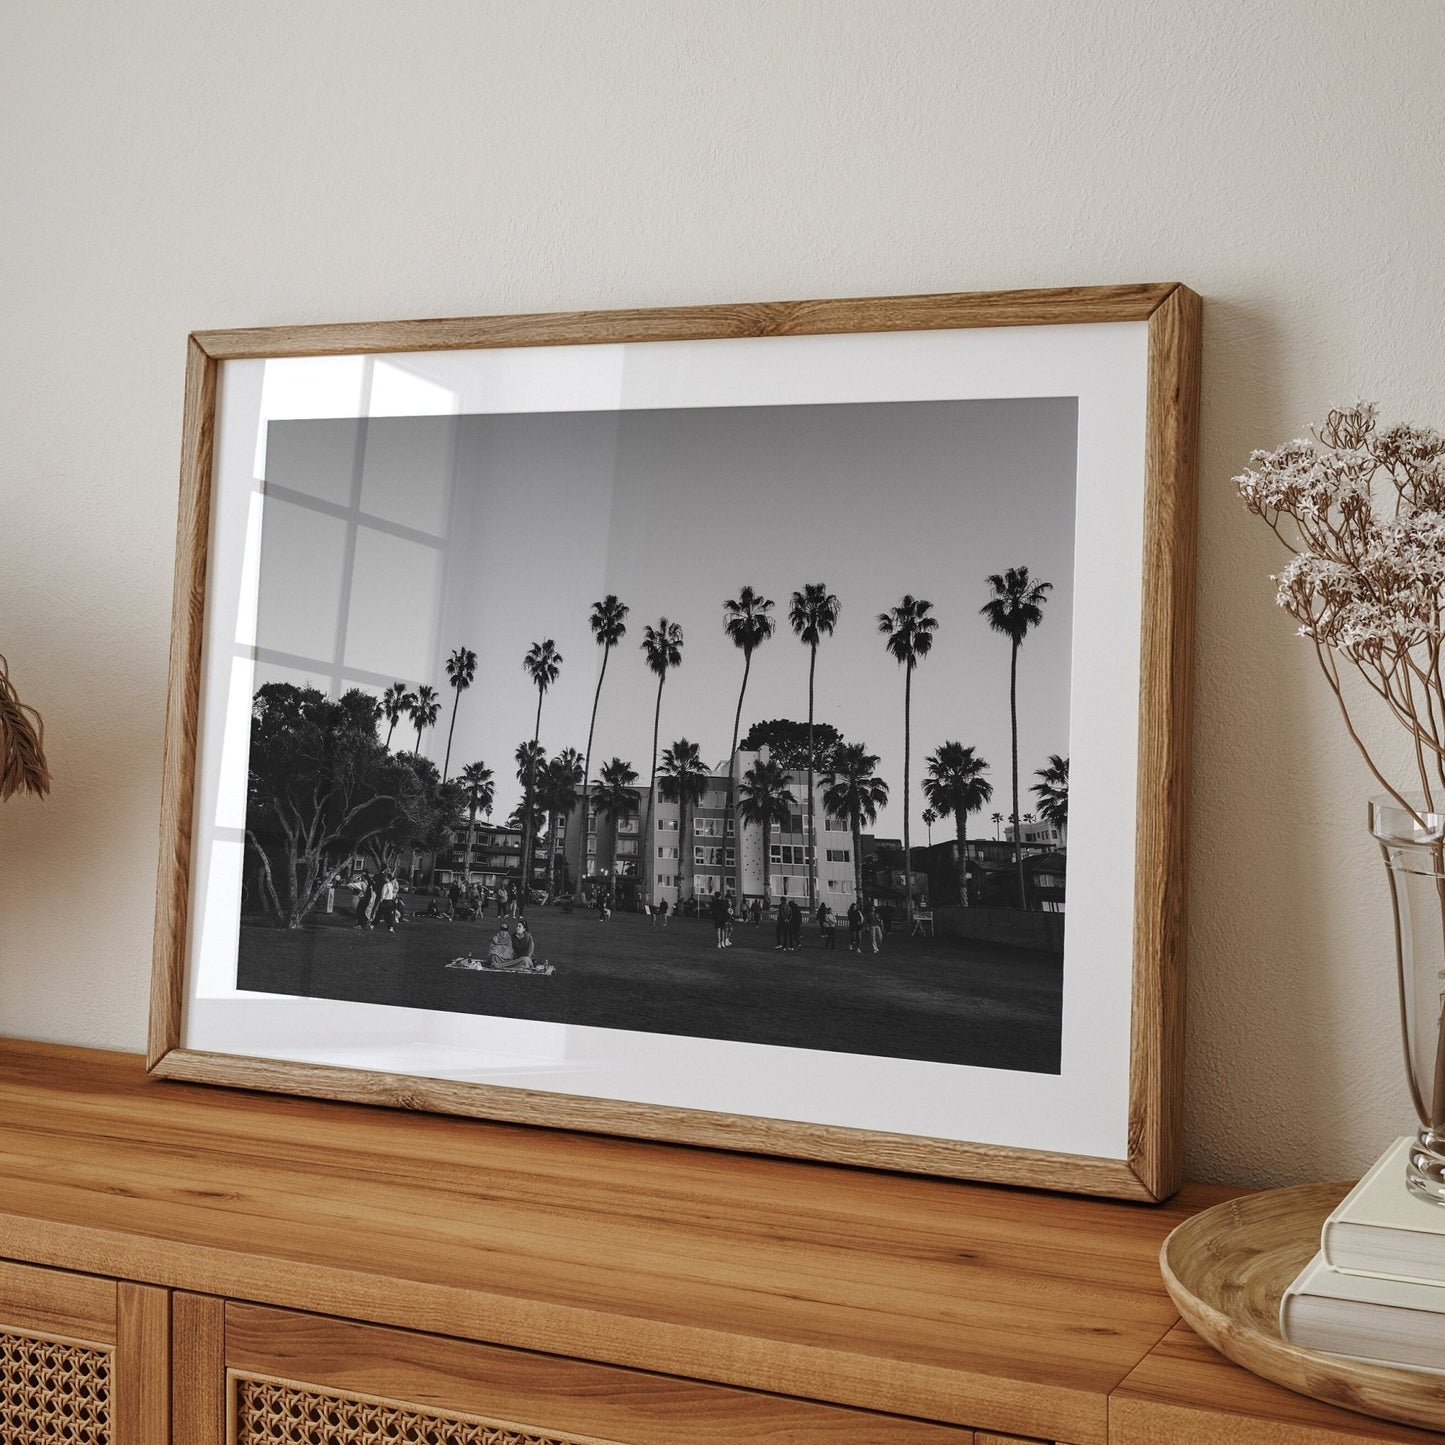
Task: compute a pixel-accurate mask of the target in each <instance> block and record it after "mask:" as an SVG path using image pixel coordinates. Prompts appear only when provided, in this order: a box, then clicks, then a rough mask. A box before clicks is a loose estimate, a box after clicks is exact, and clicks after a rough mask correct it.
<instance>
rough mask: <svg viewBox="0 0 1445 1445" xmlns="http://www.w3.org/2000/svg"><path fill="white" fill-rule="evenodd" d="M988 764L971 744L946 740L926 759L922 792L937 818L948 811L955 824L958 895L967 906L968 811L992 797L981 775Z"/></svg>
mask: <svg viewBox="0 0 1445 1445" xmlns="http://www.w3.org/2000/svg"><path fill="white" fill-rule="evenodd" d="M987 771H988V764H987V763H986V762H985V761H984V760H983V759H982V758H981V757H979V756H978V755H977V754H976V753H975V752H974V750H973V749H972V748H971V747H968V748H966V747H964V745H963V744H962V743H957V742H948V743H943V744H941V745H940V747H939V749H938V751H937V752H935V753H934V754H933V756H932V757H930V758H929V760H928V776H927V777H926V778H924V780H923V793H924V796H925V797H926V798H927V799H928V801H929V802H930V803H931V804H932V805H933V807H934V809H935V810H936V811H937V813H938V816H939V817H940V818H946V817H948V816H949V814H950V813H951V814H952V815H953V819H954V822H955V823H957V825H958V898H959V902H960V903H962V904H963V906H964V907H965V908H967V907H968V860H967V857H966V845H967V843H968V815H969V814H970V813H976V812H978V810H979V809H980V808H982V807H983V805H984V804H985V803H986V802H988V800H989V799H990V798H991V797H993V784H992V783H990V782H989V781H988V779H987V778H985V777H984V776H983V775H984V774H985V773H986V772H987Z"/></svg>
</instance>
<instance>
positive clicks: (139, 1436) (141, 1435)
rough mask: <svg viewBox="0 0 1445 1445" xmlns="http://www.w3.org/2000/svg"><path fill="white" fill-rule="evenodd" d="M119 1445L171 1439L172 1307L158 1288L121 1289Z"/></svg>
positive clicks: (160, 1444) (154, 1444) (156, 1444)
mask: <svg viewBox="0 0 1445 1445" xmlns="http://www.w3.org/2000/svg"><path fill="white" fill-rule="evenodd" d="M114 1389H115V1394H114V1399H115V1418H114V1422H113V1429H114V1432H115V1445H166V1442H167V1441H169V1440H170V1438H171V1301H170V1295H169V1294H168V1293H167V1291H165V1290H163V1289H158V1288H156V1287H155V1286H153V1285H146V1284H132V1283H130V1282H129V1281H124V1280H123V1281H122V1282H121V1283H120V1285H119V1286H118V1287H117V1289H116V1320H115V1386H114Z"/></svg>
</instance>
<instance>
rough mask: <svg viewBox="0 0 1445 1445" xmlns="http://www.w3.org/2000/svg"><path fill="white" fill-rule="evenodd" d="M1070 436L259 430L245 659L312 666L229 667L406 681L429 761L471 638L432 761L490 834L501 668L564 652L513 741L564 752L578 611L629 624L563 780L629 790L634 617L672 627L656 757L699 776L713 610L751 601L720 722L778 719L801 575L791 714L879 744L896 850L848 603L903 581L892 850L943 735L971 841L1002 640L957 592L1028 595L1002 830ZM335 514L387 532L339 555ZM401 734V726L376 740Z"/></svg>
mask: <svg viewBox="0 0 1445 1445" xmlns="http://www.w3.org/2000/svg"><path fill="white" fill-rule="evenodd" d="M362 428H364V430H362ZM1076 430H1077V407H1076V404H1075V401H1074V399H1073V398H1072V397H1063V398H1043V399H1028V400H984V401H941V402H940V401H933V402H898V403H894V402H889V403H877V404H872V405H841V406H782V407H757V408H710V409H686V410H664V411H623V412H581V413H563V414H557V413H544V414H527V415H488V416H467V417H414V418H413V417H404V418H394V419H385V420H377V419H373V420H371V421H369V422H366V423H358V422H355V421H302V422H285V423H275V422H273V423H272V425H271V434H270V438H269V442H268V448H269V449H268V459H267V478H268V485H269V486H270V487H271V488H272V490H273V495H272V496H271V497H269V498H268V501H267V510H266V522H265V537H264V544H263V561H262V605H261V615H260V619H259V630H258V640H259V642H260V644H261V646H262V647H263V648H265V649H268V650H269V651H267V652H263V654H262V656H263V659H264V658H266V657H268V656H270V655H271V654H272V653H284V654H288V655H293V656H296V657H299V658H308V659H309V658H315V659H318V662H319V664H320V665H318V666H316V667H312V666H310V665H308V664H306V663H300V662H298V663H294V664H291V665H287V666H279V665H276V664H275V663H274V662H273V663H272V664H271V665H269V666H263V667H262V668H261V669H260V671H259V676H260V678H261V680H265V679H267V678H269V677H284V678H286V679H287V680H297V681H299V680H301V679H302V678H303V677H309V678H310V679H311V680H313V681H315V682H317V683H318V685H321V686H326V685H327V681H328V679H327V677H326V666H327V665H329V664H332V663H334V660H335V658H336V657H337V655H338V650H339V654H340V656H341V657H342V658H343V664H342V671H343V672H344V673H345V674H346V675H347V676H348V677H351V678H353V679H359V680H362V681H365V682H368V683H369V685H371V686H372V687H373V688H376V687H379V685H380V684H381V682H382V681H383V680H385V679H387V678H390V677H393V676H394V677H396V678H399V679H402V680H404V681H406V682H407V683H408V684H409V685H410V686H413V687H414V686H415V685H416V684H417V683H418V682H430V683H431V684H432V685H433V686H434V687H436V688H437V689H438V691H439V692H440V693H441V694H442V696H443V704H444V710H443V713H442V716H441V718H440V720H439V723H438V726H437V727H436V729H435V730H433V731H432V732H429V733H428V734H426V735H425V737H424V739H423V752H425V753H426V754H427V755H429V756H431V757H432V758H434V759H435V761H436V762H437V763H438V765H440V764H441V761H442V755H443V752H444V749H445V747H446V729H447V724H448V722H449V721H450V714H451V701H452V696H453V694H452V693H451V690H450V689H449V688H448V686H447V683H446V675H445V671H444V666H443V664H444V662H445V659H446V657H447V655H448V654H449V653H450V652H451V651H452V650H453V649H454V648H456V647H458V646H467V647H471V648H472V649H473V650H474V651H475V652H476V653H477V655H478V659H479V667H478V673H477V679H476V681H475V682H474V684H473V686H472V687H471V689H470V690H469V691H467V692H465V693H464V694H463V695H462V698H461V702H460V708H459V711H458V714H457V722H456V735H455V740H454V742H453V746H452V764H451V771H452V773H453V774H455V773H456V772H457V771H458V770H459V769H460V767H461V766H462V765H463V764H465V763H467V762H471V761H473V760H474V759H482V760H484V761H485V762H486V763H487V764H488V765H489V766H490V767H492V768H493V769H494V771H495V772H496V774H497V780H498V788H497V802H496V808H495V810H494V815H495V816H497V817H505V816H506V815H507V813H508V812H510V810H511V808H512V806H513V805H514V804H515V802H516V801H517V798H518V796H519V794H520V789H519V787H518V785H517V783H516V780H515V777H514V765H513V763H512V754H513V752H514V750H515V748H516V745H517V743H518V742H520V741H522V740H523V739H524V738H530V737H531V733H532V726H533V722H534V719H535V715H536V703H537V694H536V690H535V689H534V688H533V687H532V686H531V684H530V682H529V681H528V679H527V677H526V675H525V674H524V673H523V671H522V665H521V664H522V657H523V655H524V654H525V652H526V651H527V649H528V647H529V646H530V645H531V644H532V643H533V642H534V641H540V640H542V639H545V638H551V639H553V640H554V641H555V642H556V644H557V646H558V648H559V649H560V651H561V652H562V655H563V658H564V662H563V666H562V671H561V675H560V677H559V679H558V681H557V683H556V684H555V685H554V687H553V688H552V689H551V690H550V691H549V692H548V694H547V696H546V699H545V701H544V704H543V710H542V729H541V739H542V742H543V744H544V745H545V746H546V747H547V749H548V752H549V753H553V752H556V751H557V750H558V749H560V748H562V747H565V746H568V745H569V744H570V745H571V746H574V747H576V748H577V750H578V751H579V752H582V751H583V750H584V749H585V748H586V744H587V726H588V718H589V714H590V711H591V707H592V698H593V692H594V689H595V687H596V682H597V675H598V668H599V666H600V663H601V657H602V654H601V649H600V648H598V647H597V646H596V645H595V643H594V642H593V640H592V636H591V632H590V630H589V628H588V625H587V619H588V615H589V613H590V610H591V605H592V603H593V602H594V601H596V600H597V599H598V598H600V597H601V596H602V595H603V594H604V593H607V592H615V593H616V594H617V595H618V596H619V597H620V598H621V599H622V600H623V601H624V602H625V603H627V604H628V605H629V607H630V608H631V613H630V615H629V617H628V619H627V623H628V633H627V637H626V638H625V639H624V641H623V642H622V644H621V646H620V647H618V648H617V649H616V650H615V651H614V653H613V655H612V658H611V661H610V662H609V664H608V670H607V678H606V683H605V686H604V689H603V693H602V700H601V706H600V709H599V712H598V716H597V731H596V738H595V741H594V744H593V775H594V777H595V776H596V773H597V770H598V768H599V766H600V765H601V763H602V762H604V761H606V760H607V759H608V758H610V757H612V756H613V755H614V754H615V755H618V756H620V757H623V758H625V759H627V760H628V761H629V762H630V763H631V764H632V766H633V767H634V768H636V770H637V772H638V774H639V776H640V778H641V779H642V781H643V782H644V783H645V782H646V780H647V776H648V769H649V764H650V760H651V748H652V721H653V706H654V703H655V701H656V695H657V680H656V678H655V676H654V675H653V674H651V673H650V672H648V671H647V669H646V666H645V663H644V660H643V655H642V652H641V650H640V646H639V644H640V642H641V639H642V630H643V627H644V626H645V625H646V624H648V623H652V624H654V625H656V623H657V621H658V619H659V617H661V616H664V615H665V616H666V617H668V618H669V619H671V620H673V621H676V622H678V623H680V624H681V625H682V628H683V631H684V635H685V642H684V647H683V660H682V665H681V667H680V668H678V669H677V670H676V671H674V672H672V673H670V674H669V675H668V679H667V683H666V686H665V688H664V691H663V697H662V722H661V736H660V741H659V752H660V750H661V749H662V748H664V747H666V746H667V745H668V744H669V743H671V742H672V741H673V740H675V739H677V738H679V737H683V736H686V737H688V738H690V739H692V740H693V741H695V742H697V743H698V744H700V746H701V749H702V754H703V757H704V758H705V759H706V760H707V761H708V762H709V763H716V762H719V761H721V760H722V759H725V758H726V756H727V751H728V747H729V744H730V742H731V735H732V724H733V712H734V708H735V707H736V704H737V694H738V687H739V684H740V682H741V680H742V671H743V657H742V653H741V652H740V651H739V650H738V649H737V648H736V647H734V646H733V645H732V643H731V642H730V641H729V639H728V638H727V637H726V635H725V634H724V632H723V626H722V623H723V611H722V603H723V601H724V599H725V598H729V597H735V596H736V595H737V593H738V590H739V589H740V588H741V587H742V586H743V585H744V584H751V585H752V586H753V587H754V588H755V589H757V590H758V591H760V592H761V593H763V594H764V595H765V596H767V597H770V598H772V599H773V601H774V603H775V607H774V616H775V617H776V618H777V622H778V630H777V633H776V635H775V636H774V637H773V639H772V640H771V641H769V642H767V643H765V644H764V645H763V646H762V647H761V648H760V649H759V650H758V651H757V652H756V654H755V655H754V658H753V666H752V672H751V676H750V678H749V682H748V691H747V697H746V700H745V702H744V705H743V720H742V731H743V733H746V731H747V728H748V726H749V724H750V723H751V722H752V721H754V720H756V719H759V718H770V717H793V718H796V719H798V720H799V721H805V720H806V718H807V707H808V696H807V681H808V650H807V648H805V647H804V646H803V645H802V644H801V643H800V642H799V641H798V640H797V638H796V637H795V636H794V635H793V633H792V631H791V629H790V628H789V626H788V621H787V611H788V601H789V598H790V596H791V594H792V592H793V591H794V590H795V589H799V588H801V587H802V586H803V585H804V584H805V583H808V582H825V583H826V584H827V586H828V588H829V590H830V591H832V592H835V593H836V594H837V595H838V597H839V599H840V601H841V603H842V611H841V616H840V618H839V623H838V628H837V631H836V632H835V634H834V635H833V636H832V637H830V638H827V639H825V640H824V642H823V644H822V646H821V647H820V649H819V653H818V672H817V691H816V715H817V717H818V719H819V720H821V721H826V722H830V723H832V724H833V725H834V726H835V727H837V728H838V729H839V730H840V731H841V732H842V733H843V734H844V736H845V737H846V738H848V739H849V740H851V741H859V742H863V743H866V744H867V746H868V748H869V750H870V751H871V752H875V753H877V754H879V755H880V757H881V759H882V761H881V763H880V766H879V773H880V775H881V776H882V777H884V778H885V779H886V780H887V781H888V782H889V784H890V786H891V787H892V789H893V802H892V803H891V804H890V806H889V807H888V809H887V810H886V811H885V812H884V813H883V814H882V815H881V816H880V818H879V822H878V826H877V831H878V832H880V833H886V834H890V835H897V834H900V833H901V831H902V784H903V682H904V673H903V669H902V668H901V667H900V666H899V665H898V664H897V663H895V662H894V661H893V659H892V658H891V657H890V656H889V655H888V654H887V652H886V651H885V650H884V639H883V637H882V636H881V635H880V633H879V632H878V626H877V614H878V613H879V612H881V611H884V610H885V609H887V608H888V607H890V606H892V605H893V604H895V603H896V602H897V601H898V600H899V598H900V597H901V596H902V594H904V593H905V592H911V593H912V594H914V595H915V596H918V597H923V598H927V599H928V600H929V601H931V602H932V603H933V609H934V615H935V616H936V617H937V618H938V621H939V628H938V631H937V633H936V634H935V639H934V646H933V650H932V652H931V654H930V655H929V656H928V658H926V659H925V660H924V661H923V663H922V664H921V665H920V667H919V669H918V671H917V672H916V673H915V676H914V687H913V756H914V766H913V786H912V810H911V816H912V820H913V822H912V826H913V833H914V839H915V841H922V840H923V839H924V836H925V834H924V829H923V824H922V821H921V815H922V812H923V808H924V806H925V802H924V800H923V796H922V791H921V787H920V780H921V778H922V776H923V772H924V768H925V765H926V756H927V754H928V753H929V752H931V751H932V750H933V749H934V748H936V747H937V746H938V744H939V743H941V742H943V741H945V740H948V739H956V740H958V741H961V742H963V743H965V744H971V745H972V746H974V747H975V748H976V749H977V750H978V752H979V753H980V754H981V755H982V756H983V757H984V758H985V759H987V761H988V763H989V764H990V767H991V772H990V778H991V781H992V782H993V785H994V789H995V794H994V799H993V801H992V803H990V804H989V805H988V807H986V808H985V809H984V810H983V813H982V814H980V815H975V816H974V817H973V818H972V819H971V820H970V832H971V833H972V834H973V835H975V836H978V835H984V834H986V835H988V836H992V835H993V831H994V829H993V825H992V824H991V823H990V822H989V821H988V819H989V815H990V814H991V813H992V812H994V811H998V812H1001V813H1004V814H1007V813H1008V812H1009V811H1010V808H1009V802H1008V794H1009V707H1008V681H1009V651H1010V649H1009V644H1008V641H1007V639H1006V638H1004V637H1001V636H999V635H997V634H994V633H992V632H990V631H989V629H988V626H987V624H986V622H985V621H984V619H983V618H982V617H980V616H979V609H980V607H982V606H983V604H984V603H985V602H986V601H987V599H988V596H989V590H988V587H987V585H986V583H985V577H986V576H987V574H989V573H991V572H1001V571H1002V570H1003V569H1004V568H1006V567H1010V566H1018V565H1025V566H1027V567H1028V568H1029V571H1030V573H1031V574H1032V575H1033V576H1035V577H1038V578H1042V579H1044V580H1047V581H1049V582H1052V583H1053V591H1052V592H1051V593H1050V594H1049V601H1048V604H1047V606H1046V608H1045V616H1044V623H1043V625H1042V626H1041V627H1040V628H1039V629H1037V630H1036V631H1035V632H1033V633H1031V634H1030V635H1029V638H1028V640H1027V641H1026V642H1025V644H1024V647H1023V649H1022V652H1021V655H1020V662H1019V750H1020V772H1021V788H1022V789H1023V790H1024V796H1023V798H1022V800H1021V807H1022V810H1023V811H1024V812H1030V811H1034V800H1033V798H1032V795H1030V794H1028V793H1027V788H1028V786H1029V784H1030V783H1031V782H1032V781H1034V779H1033V777H1032V774H1033V772H1034V770H1035V769H1037V768H1041V767H1043V766H1044V765H1045V763H1046V761H1047V758H1048V755H1049V754H1050V753H1063V754H1066V753H1067V752H1068V749H1069V740H1068V714H1069V654H1070V641H1071V615H1072V589H1073V544H1074V517H1073V512H1074V476H1075V460H1076ZM277 488H283V489H288V490H289V491H290V492H295V493H304V494H306V496H307V497H309V498H317V499H320V500H321V501H322V503H323V504H326V503H330V504H332V506H331V510H330V511H329V512H328V513H316V512H314V511H311V510H309V509H308V508H307V507H306V505H305V503H304V501H303V499H301V498H291V499H290V500H286V498H287V495H288V490H281V491H278V490H276V489H277ZM354 501H359V504H360V510H361V512H362V513H363V514H365V515H366V516H370V517H376V518H380V519H382V521H383V522H384V523H386V524H388V525H389V526H391V527H392V528H395V529H397V530H387V529H386V528H385V527H383V528H373V527H368V526H365V525H363V526H362V527H361V528H360V529H359V530H358V532H357V533H356V534H355V545H354V551H353V550H350V543H349V536H350V534H349V532H348V528H347V522H346V519H345V517H344V516H343V515H342V511H343V510H344V509H345V508H347V507H348V506H349V505H350V504H351V503H352V502H354ZM297 503H299V505H298V504H297ZM403 529H404V530H403ZM413 533H415V534H420V535H412V534H413ZM427 537H433V538H435V539H436V540H435V543H433V544H428V543H427V542H426V540H425V539H426V538H427ZM348 556H350V557H351V558H352V559H353V560H352V562H351V564H350V566H349V567H348V561H347V559H348ZM348 573H349V577H348ZM348 583H349V585H348ZM332 675H333V677H334V676H335V675H336V674H335V672H334V671H333V674H332ZM414 740H415V733H414V730H411V731H409V730H407V725H406V724H405V723H403V724H402V726H401V728H399V729H398V734H397V737H396V739H394V745H397V744H401V743H403V742H406V743H411V742H414ZM952 834H953V824H952V823H951V822H949V823H946V824H943V825H936V826H935V828H934V837H935V839H937V838H939V837H941V836H942V837H951V836H952Z"/></svg>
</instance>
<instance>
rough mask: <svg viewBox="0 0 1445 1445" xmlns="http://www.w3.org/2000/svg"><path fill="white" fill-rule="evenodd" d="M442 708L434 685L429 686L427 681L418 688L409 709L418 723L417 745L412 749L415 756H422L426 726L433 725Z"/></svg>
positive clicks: (414, 721)
mask: <svg viewBox="0 0 1445 1445" xmlns="http://www.w3.org/2000/svg"><path fill="white" fill-rule="evenodd" d="M441 710H442V705H441V701H440V699H438V697H437V694H436V689H435V688H434V687H427V686H426V684H425V683H423V684H422V686H420V687H419V688H417V690H416V696H415V697H414V698H412V701H411V705H410V706H409V707H408V708H407V711H408V712H409V713H410V714H411V720H412V722H413V723H415V724H416V747H414V748H413V749H412V756H413V757H420V756H421V735H422V730H423V729H424V728H429V727H431V726H432V725H433V724H434V723H435V722H436V720H437V714H438V713H440V712H441Z"/></svg>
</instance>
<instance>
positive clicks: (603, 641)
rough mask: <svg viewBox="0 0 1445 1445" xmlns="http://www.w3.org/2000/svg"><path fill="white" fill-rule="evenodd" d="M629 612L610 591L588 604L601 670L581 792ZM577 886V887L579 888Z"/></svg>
mask: <svg viewBox="0 0 1445 1445" xmlns="http://www.w3.org/2000/svg"><path fill="white" fill-rule="evenodd" d="M630 611H631V608H629V607H628V606H627V605H626V603H623V602H619V601H618V599H617V598H616V596H614V595H613V594H612V593H611V592H609V593H608V594H607V596H606V597H604V598H603V599H602V601H601V602H594V603H593V604H592V616H591V618H590V619H589V624H590V626H591V628H592V636H593V638H594V639H595V640H596V643H597V645H598V647H600V648H601V649H602V670H601V671H600V672H599V673H598V674H597V691H596V692H594V693H593V694H592V721H591V722H590V723H589V724H588V725H587V752H586V754H585V755H584V757H583V760H582V786H583V791H584V792H585V791H586V789H587V788H588V787H589V786H590V785H591V778H592V734H593V733H594V732H595V731H596V730H597V704H598V703H599V702H600V701H601V699H602V679H603V678H604V677H606V676H607V659H608V657H610V656H611V654H612V649H613V648H614V647H616V646H617V644H618V643H619V642H621V641H622V639H623V638H624V637H626V636H627V614H628V612H630ZM577 834H578V837H577V877H578V878H579V879H580V878H581V877H582V872H583V863H584V861H585V856H586V855H585V849H586V847H587V827H586V819H585V818H584V819H583V826H582V827H581V828H579V829H578V830H577ZM579 886H580V885H579Z"/></svg>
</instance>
